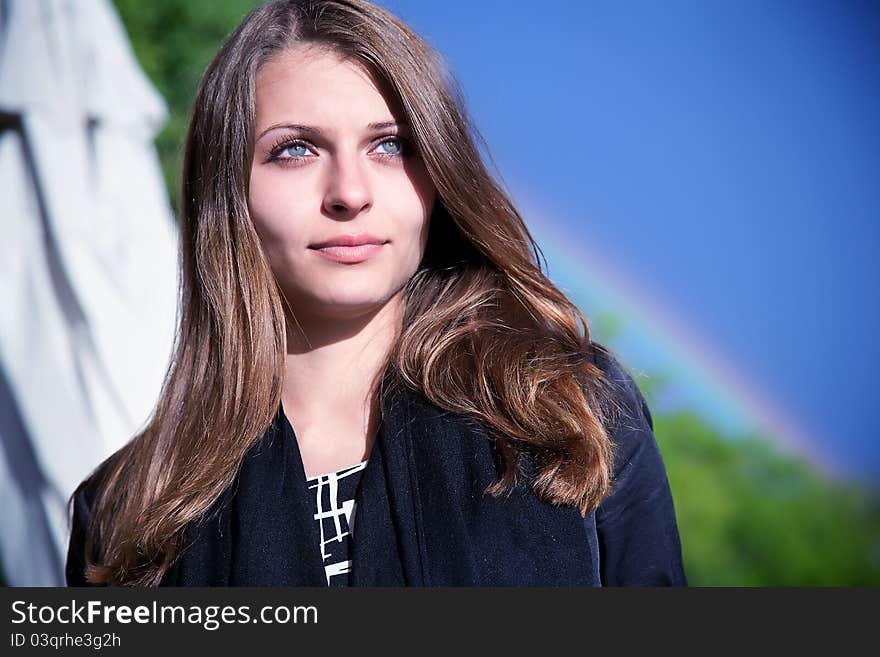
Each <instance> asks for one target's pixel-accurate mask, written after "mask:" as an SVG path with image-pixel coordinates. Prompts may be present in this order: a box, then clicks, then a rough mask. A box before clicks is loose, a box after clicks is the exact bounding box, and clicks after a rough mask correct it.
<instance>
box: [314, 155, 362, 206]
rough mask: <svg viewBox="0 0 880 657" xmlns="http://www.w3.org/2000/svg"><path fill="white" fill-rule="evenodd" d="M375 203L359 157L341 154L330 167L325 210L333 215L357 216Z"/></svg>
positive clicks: (325, 195)
mask: <svg viewBox="0 0 880 657" xmlns="http://www.w3.org/2000/svg"><path fill="white" fill-rule="evenodd" d="M372 203H373V198H372V192H371V190H370V185H369V181H368V180H367V178H366V172H365V171H364V170H363V166H362V163H361V162H359V161H358V159H357V157H356V156H354V155H352V156H341V155H340V156H339V157H336V158H334V161H333V164H332V166H331V167H330V172H329V178H328V180H327V189H326V192H325V194H324V210H325V211H326V212H327V213H328V214H329V215H330V216H332V217H335V218H338V219H348V218H351V217H356V216H357V215H359V214H360V213H361V212H363V211H364V210H367V209H369V208H370V206H371V205H372Z"/></svg>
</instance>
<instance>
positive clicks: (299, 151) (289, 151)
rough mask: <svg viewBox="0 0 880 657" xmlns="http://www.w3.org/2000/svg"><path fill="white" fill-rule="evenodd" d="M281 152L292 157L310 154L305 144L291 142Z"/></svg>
mask: <svg viewBox="0 0 880 657" xmlns="http://www.w3.org/2000/svg"><path fill="white" fill-rule="evenodd" d="M281 152H282V153H284V154H285V155H289V156H290V157H305V156H306V155H308V154H309V149H308V148H306V147H305V146H304V145H303V144H290V146H287V147H286V148H285V149H284V150H283V151H281Z"/></svg>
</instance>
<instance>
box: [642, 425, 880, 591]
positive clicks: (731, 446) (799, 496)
mask: <svg viewBox="0 0 880 657" xmlns="http://www.w3.org/2000/svg"><path fill="white" fill-rule="evenodd" d="M654 419H655V422H654V428H655V434H656V436H657V441H658V443H659V444H660V449H661V451H662V453H663V458H664V462H665V463H666V468H667V473H668V475H669V481H670V486H671V487H672V494H673V499H674V501H675V509H676V516H677V518H678V522H679V533H680V535H681V539H682V550H683V552H684V559H685V569H686V571H687V574H688V579H689V582H690V584H692V585H695V586H729V585H736V586H866V585H873V586H876V585H878V584H880V502H878V500H877V498H876V496H874V495H873V494H872V493H871V492H869V491H867V490H863V489H860V488H858V487H857V486H854V485H850V484H846V483H843V482H835V481H831V480H828V479H826V478H824V477H822V476H821V475H819V474H817V473H816V472H815V471H814V470H813V469H812V468H811V467H810V466H809V465H808V464H806V463H805V462H803V461H802V460H800V459H799V458H796V457H792V456H787V455H784V454H781V453H780V452H778V451H777V450H775V449H774V447H773V445H772V443H770V442H769V441H768V440H766V439H762V438H760V437H757V436H747V437H743V438H741V439H737V440H725V439H722V438H720V437H719V436H718V433H717V431H716V430H715V429H713V428H712V427H711V426H710V425H709V424H707V423H706V422H704V421H703V420H701V419H699V418H698V417H697V416H695V415H694V414H692V413H687V412H683V413H677V414H674V415H668V416H659V417H655V418H654Z"/></svg>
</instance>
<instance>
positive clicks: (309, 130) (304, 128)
mask: <svg viewBox="0 0 880 657" xmlns="http://www.w3.org/2000/svg"><path fill="white" fill-rule="evenodd" d="M406 127H409V126H408V124H407V123H406V122H405V121H378V122H375V123H370V124H368V125H367V130H370V131H371V132H376V131H379V130H387V129H388V128H397V129H401V128H406ZM281 128H283V129H285V130H296V131H298V132H303V133H305V134H307V135H317V136H320V135H323V134H324V131H323V130H321V129H320V128H316V127H314V126H310V125H302V124H299V123H276V124H274V125H270V126H269V127H268V128H266V129H265V130H263V132H261V133H260V136H259V137H257V140H258V141H259V140H260V139H262V138H263V137H264V136H265V135H267V134H268V133H270V132H272V131H273V130H279V129H281Z"/></svg>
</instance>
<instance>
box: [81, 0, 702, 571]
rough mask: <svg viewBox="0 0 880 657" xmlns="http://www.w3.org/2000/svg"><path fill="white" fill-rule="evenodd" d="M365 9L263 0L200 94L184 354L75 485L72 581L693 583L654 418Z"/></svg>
mask: <svg viewBox="0 0 880 657" xmlns="http://www.w3.org/2000/svg"><path fill="white" fill-rule="evenodd" d="M472 132H473V131H472V129H471V127H470V125H469V123H468V119H467V116H466V113H465V111H464V109H463V105H462V101H461V97H460V94H459V93H458V92H457V91H456V89H455V86H454V83H453V81H452V80H451V79H450V76H449V75H448V74H447V73H446V70H445V69H444V66H443V64H442V62H441V60H440V59H439V57H437V56H436V55H435V53H434V52H433V51H432V50H431V49H430V48H429V47H428V46H427V45H426V44H425V43H424V42H423V41H422V40H421V39H420V38H419V37H418V36H417V35H416V34H414V33H413V32H412V31H411V30H410V29H409V28H408V27H406V26H405V25H403V24H402V23H400V22H399V21H398V20H397V19H396V18H394V17H393V16H391V15H390V14H389V13H387V12H386V11H384V10H382V9H380V8H378V7H376V6H374V5H372V4H369V3H367V2H365V1H364V0H325V1H311V2H309V1H293V2H280V3H271V4H267V5H264V6H262V7H260V8H258V9H256V10H255V11H254V12H252V13H251V14H250V15H249V16H248V17H247V18H246V19H245V20H244V22H243V23H242V24H241V25H240V26H239V27H238V28H237V29H236V30H235V32H234V33H233V34H232V35H231V36H230V37H229V38H228V39H227V41H226V43H225V44H224V45H223V47H222V48H221V49H220V51H219V53H218V54H217V56H216V57H215V59H214V60H213V62H212V63H211V64H210V65H209V67H208V69H207V71H206V72H205V74H204V77H203V79H202V81H201V84H200V86H199V90H198V93H197V96H196V100H195V104H194V110H193V115H192V120H191V124H190V129H189V134H188V136H187V142H186V150H185V162H184V179H183V189H182V204H181V208H182V212H181V220H180V228H181V240H182V242H181V252H182V268H181V309H180V318H179V320H180V326H179V334H178V342H177V346H176V350H175V358H174V360H173V364H172V366H171V368H170V370H169V374H168V377H167V379H166V382H165V386H164V388H163V391H162V394H161V396H160V399H159V402H158V404H157V407H156V409H155V412H154V415H153V417H152V418H151V420H150V422H149V423H148V425H147V426H146V428H145V429H144V430H143V432H142V433H140V434H139V435H138V436H136V437H135V439H134V440H132V441H131V442H130V443H129V444H128V445H126V446H125V447H124V448H123V449H121V450H120V451H119V452H117V453H116V454H114V455H113V456H112V457H110V458H109V459H108V460H107V461H105V462H104V463H103V464H102V465H101V466H99V468H98V469H97V470H96V472H95V473H93V474H92V476H91V477H89V478H88V479H87V480H86V481H84V482H83V483H82V484H81V485H80V487H79V488H78V489H77V491H76V492H75V493H74V495H73V496H72V503H73V506H74V516H73V532H72V535H71V541H70V548H69V554H68V563H67V578H68V583H69V584H71V585H83V584H87V583H88V584H109V585H138V586H154V585H191V586H215V585H250V586H259V585H283V586H301V585H302V586H322V585H327V584H330V585H353V586H363V585H416V586H435V585H494V586H498V585H523V586H529V585H542V586H580V585H668V584H672V585H683V584H685V576H684V571H683V568H682V562H681V548H680V544H679V538H678V532H677V527H676V522H675V514H674V509H673V503H672V498H671V495H670V490H669V486H668V483H667V478H666V473H665V471H664V468H663V463H662V459H661V457H660V453H659V450H658V448H657V444H656V441H655V439H654V436H653V434H652V424H651V416H650V413H649V411H648V408H647V406H646V404H645V402H644V399H643V398H642V396H641V394H640V393H639V391H638V388H637V387H636V386H635V384H634V383H633V381H632V379H631V378H630V377H629V376H628V375H627V374H626V373H625V371H624V370H623V369H622V368H621V366H620V364H619V363H618V362H617V361H616V360H615V359H614V358H613V356H612V355H611V354H610V353H609V352H608V351H607V350H606V349H604V348H602V347H601V346H600V345H598V344H596V343H594V342H591V341H590V339H589V328H588V325H587V322H586V320H585V318H584V317H583V315H582V314H581V313H580V312H579V311H578V310H577V308H576V307H575V306H574V305H573V304H572V303H571V302H570V301H569V300H568V299H567V298H566V297H565V296H564V295H563V294H562V293H561V292H560V291H559V290H558V289H557V288H556V287H554V285H553V284H552V283H551V282H550V281H549V280H548V279H547V277H546V276H545V275H544V274H543V273H542V271H541V269H540V266H539V263H538V253H539V251H538V248H537V246H536V245H535V244H534V242H533V241H532V238H531V236H530V235H529V233H528V230H527V229H526V227H525V225H524V224H523V221H522V219H521V217H520V216H519V214H518V213H517V211H516V209H515V208H514V207H513V205H512V204H511V202H510V200H509V199H508V197H507V196H506V194H505V193H504V192H503V191H502V190H501V189H500V188H499V186H498V185H497V183H496V182H495V181H493V179H492V178H491V177H490V175H489V174H488V173H487V171H486V168H485V167H484V165H483V163H482V161H481V159H480V156H479V153H478V151H477V148H476V146H475V144H474V139H473V137H472Z"/></svg>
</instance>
